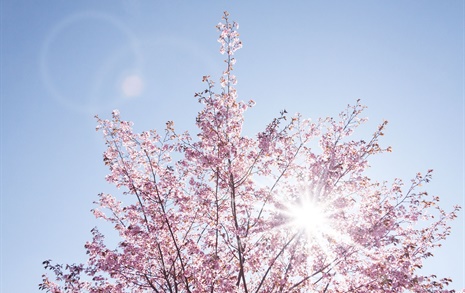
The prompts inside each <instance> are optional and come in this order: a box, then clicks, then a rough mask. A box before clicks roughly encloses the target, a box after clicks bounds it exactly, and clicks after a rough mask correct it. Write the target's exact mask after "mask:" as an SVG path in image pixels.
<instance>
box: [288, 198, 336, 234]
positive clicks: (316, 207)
mask: <svg viewBox="0 0 465 293" xmlns="http://www.w3.org/2000/svg"><path fill="white" fill-rule="evenodd" d="M287 214H288V216H289V217H290V219H291V223H290V225H291V226H293V227H296V228H297V229H299V230H301V229H302V230H304V231H305V233H306V234H307V236H317V234H320V235H321V234H324V233H325V232H326V231H327V230H328V228H329V227H328V226H329V218H328V214H327V212H326V211H325V210H324V206H322V205H321V204H318V202H315V201H312V200H309V199H306V200H302V201H300V202H299V203H297V204H293V205H291V206H288V207H287Z"/></svg>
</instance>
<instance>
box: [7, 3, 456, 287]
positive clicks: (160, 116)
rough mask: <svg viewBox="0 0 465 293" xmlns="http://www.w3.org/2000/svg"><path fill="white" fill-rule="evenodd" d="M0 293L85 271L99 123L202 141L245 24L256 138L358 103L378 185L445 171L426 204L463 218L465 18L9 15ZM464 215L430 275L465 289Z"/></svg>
mask: <svg viewBox="0 0 465 293" xmlns="http://www.w3.org/2000/svg"><path fill="white" fill-rule="evenodd" d="M1 5H2V7H1V25H2V26H1V33H2V35H1V38H2V39H1V50H2V52H1V54H2V60H1V62H2V64H1V70H2V72H1V131H2V133H1V139H2V140H1V172H2V173H1V180H2V181H1V196H2V201H1V221H2V222H1V226H2V231H1V232H2V234H1V244H2V247H1V287H0V288H1V290H0V291H1V292H37V291H38V289H37V284H38V283H39V282H40V280H41V275H42V273H43V272H44V271H43V269H42V265H41V262H42V261H43V260H45V259H49V258H51V259H53V260H55V261H58V262H71V263H72V262H83V261H85V251H84V248H83V245H84V243H85V241H87V240H89V239H90V237H91V234H90V230H91V229H92V228H93V227H94V226H96V225H100V224H102V223H101V222H99V221H97V220H95V219H94V218H93V216H92V214H91V213H90V212H89V211H90V209H92V208H93V204H92V202H93V201H94V200H95V199H96V198H97V197H96V195H97V194H98V193H100V192H111V191H113V188H112V187H111V186H110V185H108V184H107V183H106V182H105V180H104V176H105V174H106V172H107V170H106V169H105V166H104V165H103V163H102V152H103V150H104V143H103V139H102V138H101V136H100V133H97V132H95V125H96V123H95V119H94V118H93V116H94V115H95V114H99V115H100V116H101V117H109V116H110V113H111V111H112V110H113V109H114V108H118V109H119V110H120V112H121V115H122V117H123V119H126V120H132V121H134V122H135V128H136V130H146V129H151V128H157V129H159V128H162V127H163V126H164V125H165V122H166V121H168V120H174V121H175V123H176V127H177V129H190V130H193V124H194V121H195V116H196V113H197V111H198V110H199V109H200V106H199V105H198V104H197V102H196V99H195V98H194V97H193V94H194V93H195V92H197V91H201V90H203V89H204V84H202V83H201V78H202V76H203V75H207V74H209V75H212V76H214V77H219V74H220V73H221V71H222V70H223V67H224V65H223V63H222V56H221V55H220V54H219V53H218V50H219V44H218V43H217V42H216V39H217V32H216V30H215V28H214V26H215V25H216V24H217V23H218V22H219V21H220V19H221V16H222V12H223V11H224V10H228V11H229V12H230V13H231V18H232V19H234V20H236V21H237V22H239V24H240V30H239V32H240V33H241V39H242V41H243V43H244V48H243V49H241V50H240V51H239V52H238V53H237V60H238V62H237V65H236V74H237V76H238V82H239V83H238V91H239V97H240V98H241V99H244V100H249V99H254V100H255V101H256V102H257V105H256V107H255V108H253V109H252V110H251V111H249V112H247V116H246V119H247V120H246V126H245V128H246V130H245V131H246V133H247V134H249V135H253V134H254V133H256V132H257V131H259V130H260V129H261V128H263V126H264V125H265V124H266V123H267V122H268V121H270V120H271V119H272V118H273V117H275V116H276V115H278V114H279V111H280V110H282V109H284V108H285V109H286V110H287V111H288V112H290V113H295V112H301V113H302V114H303V115H304V116H306V117H312V118H318V117H320V116H334V115H337V113H338V112H339V111H341V110H343V109H344V107H345V106H346V105H347V104H349V103H352V104H353V103H354V102H355V101H356V100H357V99H359V98H360V99H361V100H362V103H364V104H365V105H367V106H368V110H367V111H366V113H365V114H366V116H368V117H369V118H370V120H369V122H368V123H367V124H366V125H365V126H364V127H363V128H362V129H361V131H360V134H361V135H369V134H371V133H372V132H373V131H374V130H375V127H376V125H377V124H378V123H379V122H381V121H382V120H383V119H387V120H389V121H390V123H389V125H388V128H387V131H386V136H385V137H384V139H383V142H384V144H385V145H386V146H387V145H391V146H392V147H393V153H391V154H386V155H381V156H379V157H377V158H373V160H372V162H371V165H372V168H371V169H370V171H369V172H370V174H372V176H373V177H375V178H376V179H379V180H384V179H386V180H392V179H393V178H395V177H399V178H403V179H405V180H409V179H410V178H411V177H413V176H414V175H415V173H416V172H418V171H426V170H427V169H429V168H432V169H434V170H435V173H434V177H433V182H432V183H431V184H430V185H428V186H427V190H428V191H429V192H430V193H432V194H436V195H439V196H441V198H442V205H443V206H444V207H445V208H448V207H452V205H454V204H461V205H464V204H465V203H464V194H465V190H464V148H465V146H464V125H465V120H464V111H465V109H464V2H463V1H459V0H450V1H400V0H394V1H368V0H367V1H223V0H222V1H195V2H194V1H159V0H153V1H148V0H146V1H142V0H140V1H139V0H132V1H129V0H125V1H86V0H84V1H55V0H51V1H46V2H43V1H25V0H14V1H13V0H4V1H2V2H1ZM464 219H465V217H464V213H463V212H462V213H461V214H460V216H459V218H458V219H457V220H456V221H455V222H454V223H453V225H452V226H453V230H452V235H451V236H450V238H449V239H448V240H447V241H446V242H445V243H444V246H443V247H442V248H441V249H439V250H436V251H435V252H434V254H435V258H433V259H430V260H428V261H427V262H426V266H425V270H426V271H427V272H430V273H437V274H438V275H439V276H450V277H452V278H453V279H454V281H455V282H454V285H453V286H452V288H456V289H459V288H464V287H465V281H464V280H465V269H464V263H465V256H464V250H465V248H464V247H465V242H464V237H465V236H464V233H465V232H464V227H465V221H464Z"/></svg>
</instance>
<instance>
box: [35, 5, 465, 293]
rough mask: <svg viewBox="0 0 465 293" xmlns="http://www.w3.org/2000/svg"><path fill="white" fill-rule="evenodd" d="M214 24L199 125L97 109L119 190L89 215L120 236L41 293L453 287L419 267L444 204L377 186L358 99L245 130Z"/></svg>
mask: <svg viewBox="0 0 465 293" xmlns="http://www.w3.org/2000/svg"><path fill="white" fill-rule="evenodd" d="M228 16H229V15H228V13H227V12H225V13H224V16H223V21H222V22H221V23H220V24H218V25H217V29H218V31H219V32H220V37H219V39H218V41H219V43H220V44H221V49H220V52H221V53H222V54H224V55H225V56H226V60H225V64H226V68H225V70H224V72H223V73H222V76H221V78H220V79H219V85H220V86H219V87H218V89H217V87H215V83H214V81H213V80H212V79H211V78H210V77H209V76H204V77H203V82H205V84H206V88H207V89H206V90H204V91H202V92H199V93H197V94H196V95H195V96H196V97H197V98H198V101H199V102H200V103H201V104H202V105H203V109H202V110H201V111H200V112H199V113H198V116H197V119H196V125H197V127H198V133H197V134H195V135H191V134H189V133H188V132H178V131H177V130H176V129H175V126H174V123H173V122H171V121H170V122H168V123H167V124H166V128H165V129H164V130H163V131H156V130H150V131H146V132H142V133H135V132H134V131H133V130H132V125H133V124H132V123H131V122H128V121H125V120H122V119H121V118H120V114H119V112H118V111H116V110H115V111H114V112H113V115H112V119H110V120H106V119H101V118H99V117H97V121H98V126H97V129H98V130H99V131H101V132H102V133H103V135H104V137H105V142H106V145H107V149H106V151H105V153H104V156H103V162H104V163H105V165H107V166H108V167H109V170H110V173H109V174H108V176H107V177H106V180H107V181H108V182H111V183H113V184H115V185H116V187H118V188H119V189H120V190H122V194H121V195H119V196H114V195H110V194H105V193H102V194H100V195H99V199H98V201H97V202H96V204H97V206H98V208H96V209H94V210H93V213H94V214H95V216H96V217H97V218H102V219H103V220H105V221H107V222H109V223H111V224H112V225H113V226H114V229H115V230H116V232H117V233H118V235H119V237H120V241H119V243H118V245H117V246H116V247H109V246H107V245H106V244H105V238H104V235H103V234H102V233H101V232H99V230H98V229H97V228H94V229H93V230H92V235H93V238H92V240H91V241H89V242H87V243H86V244H85V249H86V251H87V254H88V262H87V263H86V264H72V265H57V264H53V263H52V262H51V261H49V260H47V261H45V262H44V266H45V268H46V269H48V270H51V271H52V274H54V277H53V278H51V277H49V276H48V275H46V274H45V275H44V276H43V282H42V283H41V284H40V285H39V287H40V289H42V290H45V291H47V292H54V293H57V292H449V291H448V290H447V289H446V288H447V285H448V284H449V282H451V280H450V279H448V278H442V279H441V278H438V277H436V276H434V275H433V276H428V275H422V272H421V270H420V269H421V268H422V263H423V261H424V260H425V259H426V258H429V257H431V256H432V252H431V251H432V249H433V248H435V247H437V246H440V245H441V242H442V241H443V240H444V239H445V238H446V237H447V235H448V234H449V233H450V227H449V225H448V221H449V220H452V219H454V218H455V217H456V214H457V212H458V210H459V209H460V207H458V206H456V207H454V208H453V209H452V211H451V212H446V211H444V210H443V209H442V208H440V207H439V205H438V202H439V198H438V197H436V196H431V195H429V194H428V193H427V192H425V191H422V190H419V189H420V188H421V186H422V185H423V184H424V183H427V182H429V181H430V179H431V173H432V170H428V171H427V172H426V174H420V173H418V174H416V176H415V178H414V179H412V180H411V181H410V182H405V183H404V182H403V181H402V180H400V179H395V180H394V181H393V182H392V183H388V182H375V181H374V180H371V179H370V178H368V177H367V175H366V174H365V173H366V172H365V171H366V169H367V167H368V158H369V157H371V156H373V155H376V154H379V153H382V152H390V151H391V149H390V148H389V147H388V148H383V147H381V146H380V144H379V139H380V137H381V136H382V135H383V132H384V129H385V126H386V124H387V122H382V123H381V124H380V125H379V127H378V128H377V129H376V130H375V131H374V134H373V135H372V136H371V137H369V138H368V139H366V140H355V139H353V138H352V137H351V135H352V133H353V132H354V130H356V128H357V127H358V126H360V125H361V124H362V123H363V122H364V121H365V120H366V119H364V118H361V113H362V111H363V110H364V108H365V107H364V106H362V105H361V104H360V102H359V101H357V103H356V104H355V105H353V106H348V107H347V108H346V109H345V111H343V112H342V113H341V114H340V115H339V117H338V118H337V119H334V118H323V119H319V120H316V121H314V122H312V121H311V120H309V119H304V118H303V117H301V116H300V115H295V116H290V115H288V114H287V112H286V111H282V112H281V113H280V115H279V116H278V117H277V118H275V119H274V120H272V121H271V123H269V124H268V125H267V126H266V128H265V129H264V130H263V131H262V132H260V133H258V134H257V135H256V136H255V137H247V136H245V135H244V134H243V133H242V127H243V125H244V115H243V114H244V112H245V111H246V110H248V109H249V108H251V107H252V106H253V105H254V102H253V101H249V102H242V101H238V99H237V92H236V89H235V84H236V77H235V76H234V74H233V69H234V64H235V63H236V59H235V58H234V53H235V51H236V50H238V49H239V48H241V47H242V43H241V41H240V40H239V34H238V33H237V29H238V27H239V26H238V24H237V23H235V22H230V21H229V19H228Z"/></svg>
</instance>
